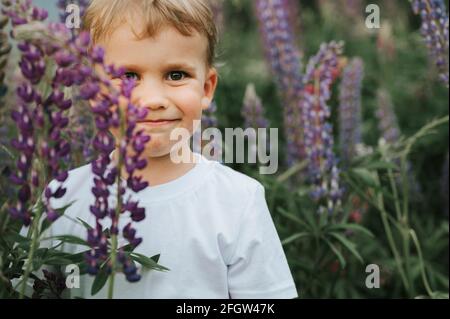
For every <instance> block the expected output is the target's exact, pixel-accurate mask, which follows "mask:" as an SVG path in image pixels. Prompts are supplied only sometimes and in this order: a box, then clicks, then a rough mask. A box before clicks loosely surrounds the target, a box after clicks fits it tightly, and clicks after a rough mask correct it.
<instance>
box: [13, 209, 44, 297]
mask: <svg viewBox="0 0 450 319" xmlns="http://www.w3.org/2000/svg"><path fill="white" fill-rule="evenodd" d="M41 215H42V209H38V211H37V212H36V215H35V216H34V218H33V223H32V224H31V228H30V230H31V236H32V240H31V246H30V251H29V252H28V258H27V261H26V264H27V266H26V268H25V273H24V274H23V279H22V287H21V290H20V296H19V298H20V299H23V298H24V296H25V290H26V287H27V281H28V278H29V277H30V273H31V269H32V266H33V258H34V253H35V251H36V245H37V242H38V238H39V236H38V235H39V231H38V230H39V229H38V228H39V221H40V219H41Z"/></svg>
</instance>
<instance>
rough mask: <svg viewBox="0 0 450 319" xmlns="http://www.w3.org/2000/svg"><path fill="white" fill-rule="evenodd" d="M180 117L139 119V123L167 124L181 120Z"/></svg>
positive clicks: (151, 124)
mask: <svg viewBox="0 0 450 319" xmlns="http://www.w3.org/2000/svg"><path fill="white" fill-rule="evenodd" d="M179 121H180V119H156V120H144V121H139V122H138V123H143V124H146V125H150V126H165V125H171V124H173V123H177V122H179Z"/></svg>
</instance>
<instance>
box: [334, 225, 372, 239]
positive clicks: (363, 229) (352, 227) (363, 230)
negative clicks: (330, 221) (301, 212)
mask: <svg viewBox="0 0 450 319" xmlns="http://www.w3.org/2000/svg"><path fill="white" fill-rule="evenodd" d="M327 229H328V230H330V231H333V230H340V229H342V230H347V229H350V230H354V231H359V232H361V233H364V234H365V235H367V236H369V237H372V238H374V237H375V235H374V234H373V233H372V232H371V231H370V230H368V229H367V228H366V227H364V226H361V225H359V224H345V223H343V224H335V225H330V226H328V227H327Z"/></svg>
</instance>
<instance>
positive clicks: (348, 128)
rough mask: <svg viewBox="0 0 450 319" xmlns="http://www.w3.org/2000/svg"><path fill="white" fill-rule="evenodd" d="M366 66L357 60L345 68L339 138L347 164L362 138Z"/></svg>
mask: <svg viewBox="0 0 450 319" xmlns="http://www.w3.org/2000/svg"><path fill="white" fill-rule="evenodd" d="M363 76H364V64H363V61H362V60H361V59H360V58H355V59H353V60H351V61H350V63H349V64H348V65H347V66H346V67H345V69H344V70H343V73H342V82H341V85H340V95H339V100H340V101H339V124H340V125H339V138H340V149H341V152H342V157H343V160H344V162H345V163H348V162H349V161H350V160H351V159H352V158H353V157H354V156H355V155H356V146H357V145H358V144H360V143H362V137H361V125H362V118H361V86H362V80H363Z"/></svg>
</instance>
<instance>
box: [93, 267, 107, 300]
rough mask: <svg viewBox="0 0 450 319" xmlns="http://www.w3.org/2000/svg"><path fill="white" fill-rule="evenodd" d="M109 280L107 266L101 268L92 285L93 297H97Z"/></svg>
mask: <svg viewBox="0 0 450 319" xmlns="http://www.w3.org/2000/svg"><path fill="white" fill-rule="evenodd" d="M108 278H109V275H108V273H107V272H106V266H103V267H101V268H100V270H99V272H98V273H97V275H96V276H95V279H94V282H93V283H92V287H91V296H94V295H96V294H97V293H98V292H99V291H100V290H101V289H102V288H103V287H104V286H105V284H106V282H107V281H108Z"/></svg>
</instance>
